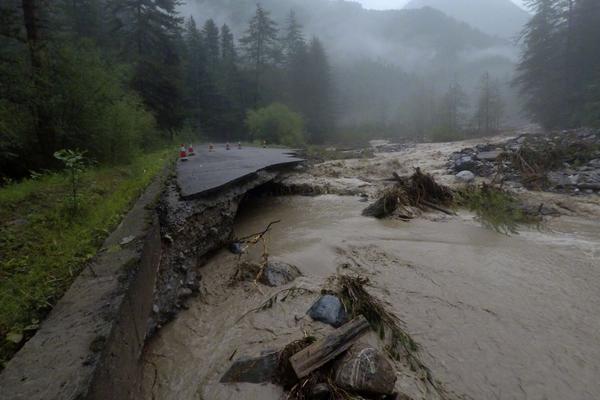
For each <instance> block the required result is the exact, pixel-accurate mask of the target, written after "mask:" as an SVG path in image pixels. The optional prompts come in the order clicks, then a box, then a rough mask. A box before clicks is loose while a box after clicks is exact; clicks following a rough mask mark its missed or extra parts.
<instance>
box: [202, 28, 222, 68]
mask: <svg viewBox="0 0 600 400" xmlns="http://www.w3.org/2000/svg"><path fill="white" fill-rule="evenodd" d="M202 37H203V38H204V48H205V49H206V63H207V66H208V69H209V72H210V73H216V70H217V68H218V67H219V59H220V58H221V55H220V38H219V28H218V27H217V25H216V24H215V21H213V20H212V19H209V20H208V21H206V23H205V24H204V28H203V29H202Z"/></svg>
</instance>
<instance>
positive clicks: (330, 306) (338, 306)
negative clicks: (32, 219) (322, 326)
mask: <svg viewBox="0 0 600 400" xmlns="http://www.w3.org/2000/svg"><path fill="white" fill-rule="evenodd" d="M308 315H309V316H310V317H311V318H312V319H314V320H315V321H321V322H323V323H326V324H329V325H331V326H333V327H334V328H339V327H340V326H342V325H344V324H345V323H346V321H348V314H347V313H346V310H345V309H344V305H343V304H342V302H341V301H340V299H339V298H338V297H337V296H334V295H331V294H326V295H323V296H321V298H320V299H319V300H317V301H316V302H315V304H313V305H312V307H310V309H309V310H308Z"/></svg>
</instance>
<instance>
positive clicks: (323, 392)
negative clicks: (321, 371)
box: [308, 383, 331, 400]
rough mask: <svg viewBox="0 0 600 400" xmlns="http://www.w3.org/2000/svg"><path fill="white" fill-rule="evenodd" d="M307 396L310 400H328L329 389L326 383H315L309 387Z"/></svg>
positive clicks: (329, 396)
mask: <svg viewBox="0 0 600 400" xmlns="http://www.w3.org/2000/svg"><path fill="white" fill-rule="evenodd" d="M308 398H309V399H310V400H329V399H330V398H331V390H330V389H329V385H328V384H326V383H317V384H316V385H315V386H313V387H312V388H311V389H310V393H309V396H308Z"/></svg>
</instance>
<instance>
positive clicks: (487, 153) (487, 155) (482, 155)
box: [477, 150, 502, 161]
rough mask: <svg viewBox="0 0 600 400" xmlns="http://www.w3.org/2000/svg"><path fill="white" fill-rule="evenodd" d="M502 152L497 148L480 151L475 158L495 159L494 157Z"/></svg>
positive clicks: (483, 159)
mask: <svg viewBox="0 0 600 400" xmlns="http://www.w3.org/2000/svg"><path fill="white" fill-rule="evenodd" d="M500 154H502V152H501V151H499V150H494V151H482V152H481V153H478V154H477V158H478V159H479V160H482V161H496V159H497V158H498V157H499V156H500Z"/></svg>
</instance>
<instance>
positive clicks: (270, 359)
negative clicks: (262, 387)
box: [221, 351, 279, 383]
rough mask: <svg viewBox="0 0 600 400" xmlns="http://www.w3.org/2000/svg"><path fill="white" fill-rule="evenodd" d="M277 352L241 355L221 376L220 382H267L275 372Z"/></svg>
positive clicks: (270, 380)
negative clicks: (254, 355)
mask: <svg viewBox="0 0 600 400" xmlns="http://www.w3.org/2000/svg"><path fill="white" fill-rule="evenodd" d="M278 359H279V353H278V352H276V351H269V352H265V353H263V354H262V355H261V356H260V357H242V358H239V359H238V360H236V361H235V362H234V363H233V365H232V366H231V367H230V368H229V369H228V370H227V372H225V375H223V377H222V378H221V383H231V382H244V383H267V382H272V381H273V380H274V378H275V376H276V373H277V365H278Z"/></svg>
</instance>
